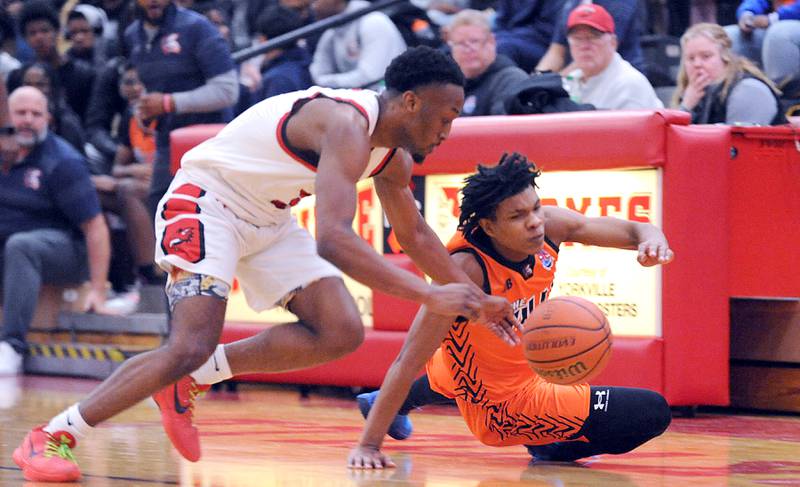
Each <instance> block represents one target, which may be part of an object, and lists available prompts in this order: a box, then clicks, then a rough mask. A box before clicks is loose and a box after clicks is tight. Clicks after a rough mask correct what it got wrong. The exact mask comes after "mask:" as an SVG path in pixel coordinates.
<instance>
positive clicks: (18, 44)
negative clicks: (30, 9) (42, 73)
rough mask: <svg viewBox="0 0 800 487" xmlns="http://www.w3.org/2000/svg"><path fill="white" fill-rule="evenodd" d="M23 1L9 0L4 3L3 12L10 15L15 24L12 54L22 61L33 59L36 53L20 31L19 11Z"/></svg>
mask: <svg viewBox="0 0 800 487" xmlns="http://www.w3.org/2000/svg"><path fill="white" fill-rule="evenodd" d="M22 5H23V3H22V1H20V0H8V1H4V2H3V3H2V8H3V12H4V13H6V14H7V15H8V17H9V18H10V19H11V22H12V23H13V26H14V32H15V36H14V42H13V46H12V49H11V54H13V56H14V57H15V58H17V59H18V60H19V61H20V62H21V63H24V62H29V61H33V58H34V54H33V49H31V46H29V45H28V43H27V42H25V37H24V36H23V35H22V33H21V32H20V28H19V22H18V20H19V13H20V11H21V10H22Z"/></svg>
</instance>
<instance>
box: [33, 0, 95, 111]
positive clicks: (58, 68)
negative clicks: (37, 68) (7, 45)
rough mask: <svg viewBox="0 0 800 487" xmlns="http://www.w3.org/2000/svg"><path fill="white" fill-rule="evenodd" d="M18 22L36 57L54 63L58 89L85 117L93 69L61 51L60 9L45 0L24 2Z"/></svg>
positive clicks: (74, 108) (73, 107)
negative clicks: (59, 44)
mask: <svg viewBox="0 0 800 487" xmlns="http://www.w3.org/2000/svg"><path fill="white" fill-rule="evenodd" d="M19 26H20V31H22V33H23V35H24V36H25V40H26V41H27V42H28V44H30V46H31V48H33V51H34V53H35V57H36V61H40V62H43V63H45V64H48V65H50V66H51V68H52V69H53V71H54V72H55V74H56V81H57V82H56V85H58V89H59V91H61V92H62V93H64V96H65V98H66V101H67V104H68V105H69V106H70V108H72V110H73V111H75V113H77V114H78V116H79V117H80V118H81V120H84V116H85V114H86V106H87V105H88V104H89V96H90V95H91V91H92V82H93V81H94V71H93V70H92V68H91V67H90V66H89V65H88V64H86V63H84V62H82V61H78V60H75V59H70V58H68V57H67V56H65V55H63V54H61V53H60V52H59V51H58V42H57V40H58V32H59V27H60V23H59V20H58V12H56V11H55V10H54V9H53V8H52V7H51V6H50V4H49V3H47V2H46V1H43V0H32V1H30V2H25V5H23V7H22V11H21V12H20V14H19Z"/></svg>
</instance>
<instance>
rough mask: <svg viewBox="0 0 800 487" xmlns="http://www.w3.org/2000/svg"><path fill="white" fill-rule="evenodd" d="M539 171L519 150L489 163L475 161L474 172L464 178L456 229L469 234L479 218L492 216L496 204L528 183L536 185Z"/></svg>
mask: <svg viewBox="0 0 800 487" xmlns="http://www.w3.org/2000/svg"><path fill="white" fill-rule="evenodd" d="M539 174H541V171H540V170H539V169H538V168H537V167H536V166H535V165H534V164H533V163H532V162H530V161H528V159H527V158H526V157H525V156H523V155H522V154H518V153H516V152H514V153H512V154H508V153H506V154H503V157H501V158H500V162H499V163H498V164H497V165H496V166H493V167H490V166H483V165H478V172H477V173H475V174H473V175H471V176H469V177H467V178H466V179H465V180H464V183H465V184H464V187H463V188H462V189H461V194H462V195H463V199H462V200H461V216H460V217H459V219H458V229H459V230H461V233H462V234H464V235H465V236H466V235H469V234H470V233H472V231H473V230H474V229H475V227H477V226H478V221H479V220H480V219H481V218H494V217H495V211H496V210H497V205H499V204H500V203H501V202H502V201H503V200H505V199H507V198H510V197H511V196H514V195H516V194H519V193H521V192H523V191H525V189H527V188H528V187H529V186H532V187H534V188H536V187H537V186H536V177H537V176H539Z"/></svg>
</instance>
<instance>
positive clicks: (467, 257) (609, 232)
mask: <svg viewBox="0 0 800 487" xmlns="http://www.w3.org/2000/svg"><path fill="white" fill-rule="evenodd" d="M538 175H539V171H538V170H537V169H536V167H535V166H534V165H533V164H531V163H529V162H528V160H527V159H526V158H525V157H523V156H521V155H519V154H512V155H510V156H508V155H504V156H503V158H502V159H501V160H500V163H499V164H498V165H497V166H495V167H484V166H479V167H478V172H477V173H476V174H474V175H472V176H470V177H468V178H467V180H466V185H465V186H464V188H463V189H462V190H461V191H462V195H463V199H462V202H461V215H460V218H459V230H460V233H458V234H456V236H455V237H453V239H452V240H451V241H450V243H449V245H448V248H449V250H450V252H451V254H452V256H453V258H454V259H455V261H456V262H457V263H458V264H459V265H460V266H461V268H462V269H464V271H465V272H466V273H467V274H468V275H469V276H470V277H471V278H472V279H473V281H475V283H476V284H478V285H479V286H481V287H482V288H483V290H484V291H485V292H487V293H491V294H492V295H496V296H503V297H505V298H506V299H508V300H509V301H510V302H511V303H513V306H514V310H515V314H516V315H517V318H518V320H519V321H520V323H521V324H522V325H523V327H524V321H525V318H526V317H527V316H528V315H529V312H530V311H531V310H532V309H533V307H534V306H535V305H536V304H538V303H540V302H542V301H543V300H545V299H546V298H547V295H548V294H549V293H550V290H551V288H552V285H553V278H554V274H555V270H556V261H557V259H558V248H559V245H560V244H561V243H563V242H580V243H583V244H587V245H598V246H602V247H617V248H623V249H638V251H639V254H638V261H639V263H640V264H641V265H643V266H653V265H656V264H666V263H668V262H670V261H671V260H672V258H673V253H672V251H671V250H670V248H669V245H668V243H667V240H666V238H665V237H664V234H663V233H662V232H661V230H659V229H658V228H656V227H655V226H653V225H650V224H645V223H635V222H631V221H626V220H620V219H616V218H609V217H602V218H589V217H586V216H584V215H582V214H581V213H578V212H576V211H573V210H569V209H565V208H558V207H554V206H542V205H541V202H540V201H539V196H538V195H537V193H536V177H537V176H538ZM440 344H441V346H440ZM437 347H438V349H437ZM426 360H427V366H426V369H427V374H426V375H424V376H423V377H421V378H420V379H419V380H417V381H416V382H414V384H413V386H412V382H413V381H414V378H415V377H416V375H417V372H418V371H419V370H420V369H421V368H422V366H423V365H425V362H426ZM409 388H410V389H411V390H410V393H409ZM407 394H408V396H406V395H407ZM448 398H451V399H455V401H456V404H457V405H458V408H459V410H460V412H461V415H462V416H463V417H464V420H465V422H466V423H467V426H468V427H469V429H470V431H471V432H472V434H473V435H475V437H476V438H477V439H478V440H480V441H481V442H482V443H484V444H486V445H490V446H511V445H526V446H527V447H528V450H529V452H530V454H531V455H532V456H533V457H534V459H537V460H548V461H573V460H576V459H578V458H583V457H587V456H590V455H595V454H599V453H624V452H627V451H630V450H632V449H634V448H636V447H637V446H639V445H641V444H642V443H644V442H645V441H648V440H649V439H651V438H653V437H655V436H658V435H660V434H661V433H662V432H663V431H664V430H665V429H666V428H667V426H668V425H669V423H670V419H671V415H670V410H669V406H668V405H667V403H666V401H665V400H664V398H663V397H662V396H661V395H660V394H658V393H656V392H653V391H649V390H645V389H632V388H623V387H590V386H589V385H588V384H585V383H584V384H579V385H574V386H562V385H556V384H551V383H549V382H546V381H544V379H542V378H541V377H539V376H538V375H536V374H535V373H534V372H533V371H532V370H531V368H530V367H529V365H528V363H527V360H526V359H525V356H524V354H523V348H522V345H521V344H519V345H517V346H515V347H514V348H510V347H509V346H508V345H507V344H505V343H503V342H501V341H499V340H497V339H495V338H494V337H493V336H491V335H490V334H488V333H486V332H485V331H484V330H483V329H482V327H481V326H479V324H478V322H475V321H469V322H463V321H455V322H454V321H453V320H452V319H450V318H448V317H446V316H442V315H441V314H440V313H438V312H436V310H433V309H431V308H430V307H428V306H424V307H423V308H422V309H421V310H420V312H419V314H418V315H417V317H416V319H415V320H414V323H413V325H412V326H411V329H410V331H409V334H408V337H407V338H406V341H405V343H404V345H403V349H402V350H401V351H400V354H399V355H398V357H397V359H396V360H395V362H394V363H393V364H392V366H391V368H390V369H389V371H388V372H387V374H386V377H385V379H384V381H383V386H382V387H381V390H380V394H379V393H378V392H377V391H376V392H373V393H368V394H362V395H360V396H359V397H358V402H359V407H360V409H361V412H362V414H364V416H367V415H368V418H367V424H366V426H365V429H364V432H363V434H362V435H361V440H360V441H359V444H358V446H357V447H356V448H355V449H353V450H352V452H351V453H350V456H349V458H348V466H349V467H351V468H367V469H371V468H384V467H393V466H394V463H392V461H391V460H390V459H389V458H388V457H387V456H385V455H384V454H383V453H381V451H380V447H381V443H382V441H383V436H384V434H386V433H387V431H388V432H389V435H390V436H392V437H394V438H396V439H404V438H406V437H408V436H409V435H410V434H411V423H410V421H409V419H408V416H407V415H408V412H409V411H410V410H411V409H413V408H415V407H419V406H422V405H425V404H431V403H436V402H442V401H447V400H448ZM404 400H405V402H404ZM398 410H399V414H397V415H396V416H395V414H396V413H397V412H398Z"/></svg>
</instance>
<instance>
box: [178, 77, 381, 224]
mask: <svg viewBox="0 0 800 487" xmlns="http://www.w3.org/2000/svg"><path fill="white" fill-rule="evenodd" d="M317 97H326V98H330V99H333V100H336V101H339V102H341V103H348V104H350V105H352V106H353V107H354V108H355V109H357V110H358V111H359V112H360V113H361V114H362V115H363V116H364V117H365V118H366V119H367V122H368V124H369V134H370V135H371V134H372V132H373V130H375V124H376V123H377V121H378V111H379V108H378V94H377V93H375V92H374V91H369V90H337V89H328V88H320V87H317V86H315V87H312V88H309V89H307V90H304V91H295V92H292V93H286V94H284V95H278V96H275V97H272V98H268V99H266V100H264V101H262V102H260V103H257V104H255V105H253V106H252V107H250V108H249V109H248V110H247V111H245V112H244V113H242V114H241V115H239V116H238V117H236V119H234V120H233V121H232V122H231V123H229V124H228V125H227V126H225V128H223V129H222V130H221V131H220V132H219V134H217V135H216V136H215V137H213V138H211V139H209V140H207V141H205V142H203V143H201V144H200V145H198V146H196V147H194V148H193V149H191V150H190V151H188V152H187V153H186V154H185V155H184V156H183V158H182V159H181V170H182V171H184V173H185V175H186V177H187V178H188V179H189V180H190V181H192V182H194V183H196V184H197V185H198V186H201V187H203V188H205V189H207V190H209V191H211V192H212V193H214V195H215V196H216V197H217V198H218V199H219V200H220V201H221V202H222V203H223V204H225V206H227V207H228V208H230V209H231V210H232V211H233V212H234V213H236V215H237V216H239V217H240V218H242V219H244V220H246V221H249V222H251V223H253V224H255V225H269V224H272V223H277V222H282V221H285V220H286V219H287V218H289V210H290V207H291V206H293V205H295V204H297V202H298V201H299V200H300V199H301V198H303V197H305V196H309V195H311V194H314V184H315V180H316V175H317V164H318V162H319V154H317V153H315V152H311V151H302V150H298V149H296V148H294V147H292V146H291V144H290V143H289V142H288V141H287V139H286V126H287V123H288V121H289V119H290V118H291V117H292V115H293V114H294V113H296V112H297V111H298V110H299V109H300V108H301V107H302V106H303V105H304V104H305V103H306V102H308V101H310V100H312V99H314V98H317ZM343 143H346V141H343ZM394 154H395V149H391V148H383V147H376V148H373V149H372V151H371V153H370V158H369V164H367V167H366V169H365V170H364V172H363V174H361V179H364V178H368V177H370V176H373V175H375V174H377V173H378V172H380V171H381V170H382V169H383V168H384V167H385V166H386V164H387V163H388V162H389V160H390V159H391V158H392V156H393V155H394Z"/></svg>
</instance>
